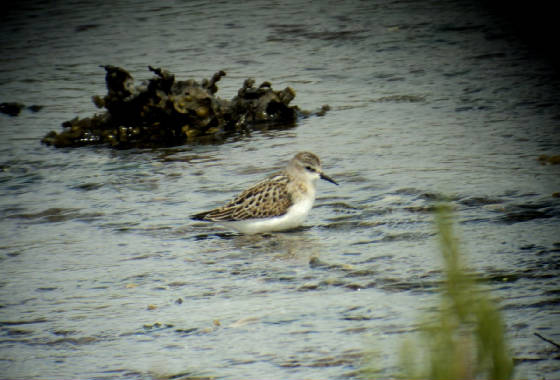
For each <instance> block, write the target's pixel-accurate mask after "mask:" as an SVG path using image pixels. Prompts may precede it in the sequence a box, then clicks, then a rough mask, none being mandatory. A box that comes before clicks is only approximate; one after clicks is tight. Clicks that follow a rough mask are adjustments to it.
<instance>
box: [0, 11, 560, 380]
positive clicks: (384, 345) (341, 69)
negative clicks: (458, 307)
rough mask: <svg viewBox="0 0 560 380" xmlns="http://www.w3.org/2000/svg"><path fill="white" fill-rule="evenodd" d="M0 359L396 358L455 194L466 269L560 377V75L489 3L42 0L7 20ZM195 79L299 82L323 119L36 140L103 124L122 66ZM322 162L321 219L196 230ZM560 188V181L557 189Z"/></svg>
mask: <svg viewBox="0 0 560 380" xmlns="http://www.w3.org/2000/svg"><path fill="white" fill-rule="evenodd" d="M0 28H1V30H0V31H1V33H0V36H1V37H0V57H1V58H0V94H1V99H0V100H1V101H18V102H21V103H24V104H26V105H32V104H38V105H42V106H44V107H43V109H41V111H40V112H38V113H33V112H30V111H27V110H24V111H22V113H21V115H20V116H18V117H9V116H7V115H0V190H1V194H2V195H1V197H0V215H1V218H0V263H1V265H0V268H1V269H0V273H1V277H0V375H1V377H7V378H49V379H53V378H107V379H114V378H131V377H134V378H145V379H151V378H161V377H165V376H177V377H189V376H194V375H206V376H213V377H217V378H229V379H233V378H253V379H254V378H285V379H290V378H293V379H295V378H298V379H299V378H341V377H356V376H357V374H358V372H357V371H358V370H359V369H360V368H361V365H362V359H361V358H362V353H363V352H369V351H374V352H377V353H378V355H379V358H380V359H379V361H378V367H379V370H380V371H381V374H382V375H383V376H387V377H391V376H395V375H396V374H397V368H396V363H397V359H398V352H399V348H400V346H401V343H402V342H403V339H404V338H405V336H407V333H408V332H410V331H411V330H413V329H414V326H415V324H416V323H417V322H418V321H419V320H420V319H421V318H422V317H423V316H424V313H425V312H426V310H428V309H430V307H431V306H433V305H435V303H436V302H437V294H436V289H437V285H438V283H439V281H440V280H441V267H442V266H441V264H442V263H441V259H440V256H439V252H438V245H437V239H436V237H435V235H434V227H433V223H432V219H433V217H432V214H431V212H430V210H431V209H432V205H433V201H434V200H435V199H437V198H439V197H441V196H445V197H448V198H449V199H450V200H451V202H452V204H453V206H454V207H455V209H456V216H457V222H458V227H457V228H458V231H459V235H460V238H461V241H462V245H463V246H464V252H465V254H466V260H467V261H468V263H469V266H470V267H471V268H472V269H473V270H474V271H476V272H477V273H478V274H479V276H480V277H482V278H484V279H486V280H487V283H488V286H489V288H490V290H491V292H492V295H493V296H494V297H495V298H496V299H497V301H498V303H499V305H500V306H501V308H502V310H503V314H504V319H505V323H506V326H507V334H508V339H509V341H510V344H511V348H512V353H513V356H514V358H515V359H516V370H515V376H516V378H527V377H531V378H536V377H538V378H557V377H559V376H560V365H559V362H558V359H557V356H558V355H557V353H555V352H554V347H553V346H551V345H550V344H548V343H546V342H544V341H542V340H540V339H539V338H537V337H536V336H535V335H534V333H535V332H538V333H540V334H542V335H543V336H546V337H548V338H550V339H553V340H555V341H557V342H558V341H560V328H559V326H560V323H559V314H558V304H559V300H560V298H559V294H560V288H559V285H558V280H557V278H558V275H559V269H560V268H559V264H558V263H559V262H560V261H559V259H560V233H559V232H560V231H559V224H558V223H559V221H560V200H559V198H558V196H557V193H558V192H559V191H560V166H557V165H556V166H553V165H543V164H541V162H539V161H538V159H537V158H538V157H539V155H542V154H548V155H554V154H559V151H558V147H559V146H560V145H559V142H560V141H559V140H560V137H559V136H560V135H559V133H558V132H559V125H560V124H559V122H560V117H559V116H560V108H559V106H558V102H557V99H558V97H559V95H560V94H559V88H560V87H559V86H558V84H559V83H558V77H557V76H556V74H555V73H554V71H553V69H552V68H551V66H550V65H549V63H548V62H547V61H546V60H544V59H541V58H540V56H539V55H538V54H536V53H535V52H534V51H532V50H531V49H530V47H528V46H527V45H525V44H524V43H523V42H522V41H520V39H519V38H518V36H516V35H515V34H512V33H511V29H510V28H508V27H507V24H506V22H505V21H503V19H502V18H500V17H497V16H496V15H493V14H491V12H489V11H488V10H487V9H484V8H483V7H481V6H475V5H472V4H471V3H470V2H467V1H465V2H463V1H454V2H446V3H445V4H442V3H441V2H421V1H408V2H401V1H395V0H387V1H373V2H361V1H357V0H356V1H347V2H344V6H340V5H337V4H331V3H330V2H327V1H323V2H318V3H313V4H310V5H308V6H306V7H302V6H301V3H300V2H297V1H287V2H269V1H256V0H255V1H249V2H243V3H237V2H215V3H212V4H206V3H205V2H193V1H185V2H180V1H176V2H168V3H161V4H159V3H153V2H146V1H134V2H132V1H130V0H117V1H114V2H111V4H109V3H107V4H104V3H98V2H89V1H74V2H64V3H57V4H50V3H48V2H47V3H44V2H39V1H37V2H26V3H23V5H20V6H19V8H18V9H15V10H13V11H10V12H8V14H7V15H6V16H4V21H3V22H2V24H1V26H0ZM105 64H112V65H118V66H121V67H124V68H125V69H127V70H129V71H130V72H131V74H132V75H133V76H134V77H135V78H136V80H137V82H140V81H141V80H143V79H146V78H149V77H150V73H149V71H148V70H147V66H148V65H152V66H155V67H158V66H161V67H163V68H166V69H168V70H170V71H171V72H173V73H175V74H176V76H177V77H178V78H180V79H188V78H194V79H202V78H209V77H211V75H212V74H213V73H214V72H215V71H217V70H220V69H223V70H225V71H226V72H227V77H225V78H223V79H222V81H221V82H219V87H220V90H219V92H218V95H220V96H222V97H224V98H230V97H232V96H234V95H235V93H236V91H237V89H238V88H240V87H241V85H242V83H243V81H244V80H245V79H246V78H247V77H254V78H255V79H256V80H257V84H258V83H260V82H261V81H264V80H268V81H270V82H271V83H272V85H273V87H274V88H278V89H281V88H284V87H285V86H291V87H292V88H294V89H295V90H296V92H297V97H296V99H295V100H294V103H295V104H297V105H299V106H300V107H301V108H303V109H310V110H313V109H317V108H319V107H320V106H321V105H323V104H329V105H330V106H331V111H330V112H328V113H327V114H326V115H325V116H324V117H312V118H307V119H302V120H300V122H299V123H298V124H297V126H296V127H294V128H278V129H264V130H258V131H254V132H252V133H251V134H248V135H244V136H239V137H235V138H231V139H230V140H228V141H227V142H226V143H225V144H223V145H202V146H180V147H175V148H167V149H147V150H138V149H133V150H125V151H112V150H110V149H107V148H105V147H89V148H80V149H68V150H66V149H62V150H57V149H53V148H49V147H45V146H42V145H40V143H39V141H40V139H41V137H42V136H43V135H44V134H46V133H47V132H48V131H50V130H57V131H58V130H59V129H60V123H61V122H63V121H65V120H68V119H71V118H73V117H75V116H80V117H86V116H91V115H92V114H93V113H94V112H96V109H95V107H94V105H93V104H92V103H91V100H90V98H91V96H92V95H95V94H104V91H105V89H104V70H103V69H102V68H100V67H99V65H105ZM300 150H309V151H312V152H314V153H316V154H317V155H318V156H319V157H321V158H322V161H323V166H324V169H325V171H326V172H327V173H328V174H329V175H331V176H332V177H333V178H335V179H336V180H337V181H338V182H340V183H341V186H338V187H336V186H332V185H330V184H329V183H326V182H322V183H320V184H318V199H317V201H316V206H315V208H314V209H313V210H312V212H311V214H310V216H309V218H308V220H307V222H306V224H305V226H304V227H303V228H301V229H299V230H297V231H293V232H290V233H281V234H273V235H266V236H242V235H239V234H235V233H232V232H230V231H227V230H223V229H221V228H218V227H215V226H211V225H206V224H203V223H198V222H191V221H190V220H189V219H188V215H191V214H193V213H196V212H200V211H202V210H205V209H208V208H211V207H215V206H218V205H220V204H221V203H222V202H225V201H226V200H228V199H229V198H230V197H232V196H233V195H234V194H235V193H237V192H239V191H241V190H243V189H244V188H245V187H246V186H248V185H250V184H251V183H253V182H255V181H257V180H259V179H261V178H262V177H263V176H265V175H267V174H268V173H270V172H273V171H275V170H277V169H279V168H281V167H282V166H283V165H284V164H285V162H286V161H287V159H289V157H291V156H292V155H293V154H294V153H295V152H297V151H300ZM555 194H556V195H555Z"/></svg>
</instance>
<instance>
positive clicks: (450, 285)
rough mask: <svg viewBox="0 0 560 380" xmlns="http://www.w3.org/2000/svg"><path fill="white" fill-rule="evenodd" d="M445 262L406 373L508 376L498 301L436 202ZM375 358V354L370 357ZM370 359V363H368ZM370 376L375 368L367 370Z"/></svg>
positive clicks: (406, 357)
mask: <svg viewBox="0 0 560 380" xmlns="http://www.w3.org/2000/svg"><path fill="white" fill-rule="evenodd" d="M435 219H436V226H437V230H438V234H439V238H440V245H441V253H442V256H443V262H444V279H443V281H442V285H441V288H440V293H441V300H440V304H439V305H438V306H437V307H436V310H435V311H433V312H430V313H428V314H427V315H426V316H425V319H424V320H423V321H421V322H420V324H419V328H418V334H417V336H416V337H415V339H412V338H411V339H408V340H407V341H406V342H405V344H404V345H403V347H402V350H401V352H400V370H401V371H402V373H401V374H400V376H402V377H403V378H407V379H413V378H414V379H474V378H487V379H509V378H511V377H512V375H513V360H512V358H511V356H510V353H509V350H508V346H507V342H506V339H505V327H504V323H503V321H502V317H501V313H500V311H499V310H498V308H497V305H496V303H495V302H494V301H493V300H492V299H491V297H490V295H489V294H488V292H487V291H485V290H484V289H482V288H481V286H480V285H479V284H478V283H477V280H476V278H475V276H474V275H472V274H470V273H468V271H467V270H466V269H465V267H464V266H463V263H462V258H461V254H460V249H459V244H458V240H457V238H456V235H455V233H454V232H453V226H452V224H453V223H452V216H451V212H450V208H449V207H448V206H439V207H437V208H436V216H435ZM368 360H371V359H368ZM368 364H369V363H368ZM364 374H365V375H367V376H368V377H369V375H371V374H372V372H371V370H367V369H366V370H365V371H364Z"/></svg>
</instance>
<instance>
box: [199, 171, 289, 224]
mask: <svg viewBox="0 0 560 380" xmlns="http://www.w3.org/2000/svg"><path fill="white" fill-rule="evenodd" d="M288 181H289V178H288V177H287V176H286V175H283V174H279V175H273V176H270V177H268V178H266V179H265V180H263V181H261V182H259V183H257V184H256V185H254V186H252V187H250V188H249V189H247V190H245V191H244V192H242V193H241V194H239V195H238V196H237V197H235V198H234V199H233V200H231V201H230V202H229V203H227V204H226V205H225V206H222V207H219V208H217V209H214V210H210V211H208V212H205V213H201V214H198V215H195V216H194V218H195V219H201V220H209V221H213V222H219V221H223V222H225V221H237V220H245V219H258V218H268V217H273V216H280V215H284V214H285V213H286V212H287V211H288V208H290V206H291V205H292V197H291V196H290V194H289V193H288V192H287V191H286V187H287V185H288Z"/></svg>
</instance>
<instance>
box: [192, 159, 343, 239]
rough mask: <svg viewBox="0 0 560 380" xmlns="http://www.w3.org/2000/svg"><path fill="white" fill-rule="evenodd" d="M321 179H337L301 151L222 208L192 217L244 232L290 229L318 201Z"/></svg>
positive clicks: (319, 162) (334, 182)
mask: <svg viewBox="0 0 560 380" xmlns="http://www.w3.org/2000/svg"><path fill="white" fill-rule="evenodd" d="M318 179H322V180H325V181H328V182H331V183H333V184H335V185H337V186H338V182H336V181H335V180H334V179H332V178H331V177H329V176H328V175H326V174H325V173H323V170H322V168H321V161H320V160H319V157H317V156H316V155H315V154H313V153H310V152H299V153H297V154H296V155H295V156H294V157H293V158H292V159H291V160H290V161H289V162H288V165H287V166H286V168H285V169H284V170H282V171H280V172H277V173H274V174H271V175H270V176H268V177H266V178H265V179H263V180H262V181H260V182H258V183H256V184H254V185H253V186H251V187H249V188H248V189H247V190H245V191H243V192H242V193H241V194H239V195H237V196H236V197H235V198H233V199H232V200H231V201H229V202H228V203H226V204H225V205H224V206H222V207H218V208H215V209H213V210H209V211H204V212H201V213H198V214H195V215H192V216H191V219H193V220H197V221H206V222H215V223H218V224H220V225H222V226H224V227H226V228H229V229H233V230H235V231H237V232H240V233H242V234H259V233H267V232H278V231H286V230H291V229H294V228H296V227H299V226H301V224H302V223H303V222H304V220H305V218H306V217H307V214H309V211H310V210H311V208H312V207H313V202H314V201H315V183H316V182H317V180H318Z"/></svg>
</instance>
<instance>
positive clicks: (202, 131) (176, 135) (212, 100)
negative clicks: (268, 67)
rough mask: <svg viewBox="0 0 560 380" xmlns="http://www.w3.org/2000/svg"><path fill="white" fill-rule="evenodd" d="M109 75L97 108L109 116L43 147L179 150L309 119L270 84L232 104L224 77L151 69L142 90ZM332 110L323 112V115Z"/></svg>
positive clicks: (70, 124) (75, 123)
mask: <svg viewBox="0 0 560 380" xmlns="http://www.w3.org/2000/svg"><path fill="white" fill-rule="evenodd" d="M103 67H104V68H105V71H106V76H105V81H106V85H107V95H105V96H104V97H100V96H94V97H93V102H94V103H95V105H96V106H97V107H98V108H105V110H106V111H105V112H104V113H101V114H95V115H94V116H92V117H86V118H83V119H80V118H77V117H76V118H74V119H72V120H69V121H66V122H64V123H62V127H63V131H62V132H60V133H57V132H55V131H51V132H49V133H48V134H47V135H45V137H43V139H42V140H41V141H42V142H43V143H44V144H47V145H52V146H55V147H57V148H61V147H79V146H84V145H93V144H105V145H109V146H111V147H114V148H131V147H159V146H176V145H182V144H185V143H201V142H219V141H222V140H223V139H224V137H226V136H228V135H231V134H233V133H236V132H243V131H246V130H250V128H251V127H252V126H255V125H257V124H262V123H266V124H268V125H293V124H294V123H295V122H296V120H297V118H298V117H299V116H308V115H310V114H311V113H308V112H304V111H301V110H300V109H299V108H298V107H297V106H290V105H289V103H290V102H291V101H292V100H293V99H294V97H295V92H294V90H292V89H291V88H290V87H287V88H285V89H284V90H281V91H275V90H273V89H272V87H271V85H270V83H269V82H264V83H262V84H261V85H260V86H259V87H255V81H254V80H253V79H247V80H246V81H245V83H244V84H243V87H242V88H241V89H239V91H238V94H237V96H235V97H234V98H233V99H231V100H225V99H221V98H219V97H217V96H216V93H217V91H218V87H217V85H216V83H217V82H218V81H220V79H221V78H222V77H224V76H225V75H226V73H225V72H224V71H219V72H217V73H215V74H214V75H213V76H212V78H210V79H204V80H202V81H201V82H198V81H195V80H192V79H190V80H186V81H179V80H176V79H175V76H174V75H173V74H171V73H170V72H168V71H166V70H162V69H160V68H153V67H151V66H150V67H149V69H150V71H152V72H153V73H154V74H155V76H154V77H153V78H152V79H150V80H149V81H148V83H147V84H146V85H144V86H137V87H135V86H134V80H133V78H132V76H131V75H130V74H129V73H128V72H127V71H126V70H124V69H122V68H120V67H116V66H103ZM326 109H328V106H323V109H322V111H320V112H318V113H317V114H322V113H324V112H325V111H326Z"/></svg>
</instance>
